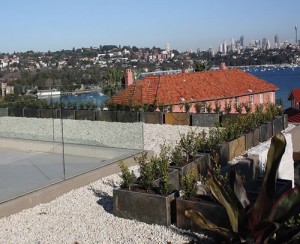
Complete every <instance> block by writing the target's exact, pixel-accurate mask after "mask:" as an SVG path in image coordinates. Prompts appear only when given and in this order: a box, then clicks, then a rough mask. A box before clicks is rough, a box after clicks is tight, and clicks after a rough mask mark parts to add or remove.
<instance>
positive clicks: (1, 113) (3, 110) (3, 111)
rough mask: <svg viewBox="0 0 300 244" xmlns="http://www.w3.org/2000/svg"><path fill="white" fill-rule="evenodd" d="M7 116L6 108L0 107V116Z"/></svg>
mask: <svg viewBox="0 0 300 244" xmlns="http://www.w3.org/2000/svg"><path fill="white" fill-rule="evenodd" d="M6 116H8V108H0V117H6Z"/></svg>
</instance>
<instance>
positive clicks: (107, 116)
mask: <svg viewBox="0 0 300 244" xmlns="http://www.w3.org/2000/svg"><path fill="white" fill-rule="evenodd" d="M97 120H98V121H105V122H116V121H117V111H108V110H102V111H97Z"/></svg>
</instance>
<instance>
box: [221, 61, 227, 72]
mask: <svg viewBox="0 0 300 244" xmlns="http://www.w3.org/2000/svg"><path fill="white" fill-rule="evenodd" d="M226 69H227V66H226V64H225V62H221V64H220V70H226Z"/></svg>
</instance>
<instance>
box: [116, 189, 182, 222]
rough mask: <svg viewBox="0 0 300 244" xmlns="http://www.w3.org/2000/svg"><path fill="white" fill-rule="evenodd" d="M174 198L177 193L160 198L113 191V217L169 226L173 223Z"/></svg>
mask: <svg viewBox="0 0 300 244" xmlns="http://www.w3.org/2000/svg"><path fill="white" fill-rule="evenodd" d="M176 196H177V193H172V194H170V195H168V196H161V195H155V194H147V193H141V192H135V191H129V190H124V189H114V190H113V213H114V215H115V216H117V217H121V218H125V219H135V220H138V221H141V222H145V223H147V224H158V225H166V226H169V225H171V224H172V223H174V222H175V211H176V209H175V204H176V202H175V199H176Z"/></svg>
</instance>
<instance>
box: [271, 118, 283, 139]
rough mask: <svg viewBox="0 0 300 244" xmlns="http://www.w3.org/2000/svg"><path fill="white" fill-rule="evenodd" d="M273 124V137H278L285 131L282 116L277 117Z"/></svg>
mask: <svg viewBox="0 0 300 244" xmlns="http://www.w3.org/2000/svg"><path fill="white" fill-rule="evenodd" d="M272 122H273V135H276V134H278V133H280V132H281V131H282V130H283V119H282V116H278V117H276V118H275V119H274V120H273V121H272Z"/></svg>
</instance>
